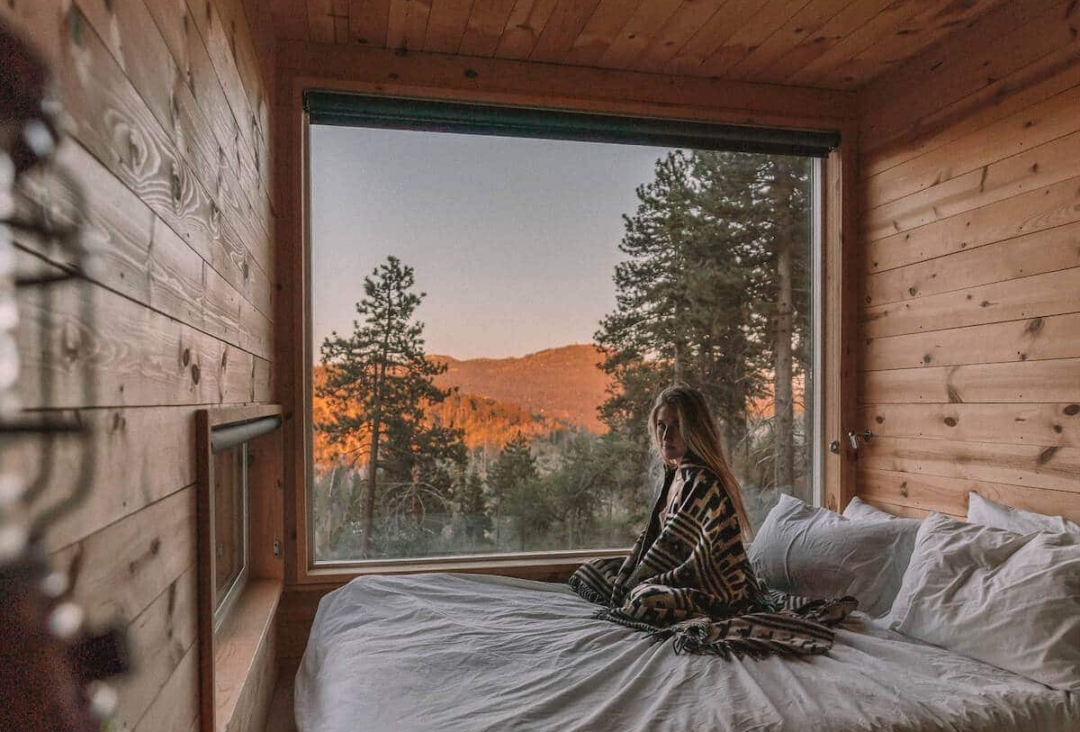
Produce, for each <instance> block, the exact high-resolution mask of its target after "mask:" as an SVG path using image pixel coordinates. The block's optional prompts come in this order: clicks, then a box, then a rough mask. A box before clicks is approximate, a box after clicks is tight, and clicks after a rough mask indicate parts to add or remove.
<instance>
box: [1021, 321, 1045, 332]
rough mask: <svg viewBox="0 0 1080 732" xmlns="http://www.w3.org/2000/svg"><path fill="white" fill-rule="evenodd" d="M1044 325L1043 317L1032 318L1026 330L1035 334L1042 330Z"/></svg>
mask: <svg viewBox="0 0 1080 732" xmlns="http://www.w3.org/2000/svg"><path fill="white" fill-rule="evenodd" d="M1042 327H1043V319H1042V318H1032V319H1031V320H1030V321H1029V322H1028V324H1027V328H1025V329H1024V330H1026V331H1027V332H1028V333H1031V334H1032V335H1035V334H1036V333H1038V332H1039V331H1040V330H1042Z"/></svg>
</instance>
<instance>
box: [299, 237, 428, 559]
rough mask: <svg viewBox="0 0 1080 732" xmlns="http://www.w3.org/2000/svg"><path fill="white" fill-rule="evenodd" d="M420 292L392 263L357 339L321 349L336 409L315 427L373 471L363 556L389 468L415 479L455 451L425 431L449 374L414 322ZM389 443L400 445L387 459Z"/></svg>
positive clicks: (393, 260) (377, 284)
mask: <svg viewBox="0 0 1080 732" xmlns="http://www.w3.org/2000/svg"><path fill="white" fill-rule="evenodd" d="M414 285H415V277H414V273H413V268H412V267H409V266H406V265H403V264H402V263H401V261H400V260H399V259H398V258H397V257H392V256H391V257H388V258H387V262H386V264H382V265H380V266H379V267H377V268H376V269H375V270H373V271H372V274H371V276H370V277H365V278H364V298H363V299H362V300H361V301H360V302H358V303H357V304H356V312H357V314H358V315H359V316H360V319H359V320H355V321H353V333H352V335H351V336H348V337H342V336H339V335H338V334H337V332H333V333H331V334H330V336H329V337H327V338H326V339H325V340H324V341H323V344H322V347H321V363H322V365H323V366H325V381H324V382H323V383H322V385H321V386H319V387H318V389H317V392H316V393H317V395H318V396H319V397H322V398H324V399H326V400H327V405H328V406H329V407H330V409H329V410H328V412H329V416H328V417H327V418H326V419H325V420H324V421H321V422H317V423H316V424H315V428H316V429H317V430H319V431H321V432H323V433H324V434H325V435H326V436H327V438H328V440H329V441H330V442H331V443H333V444H336V445H341V446H344V445H348V446H350V449H351V453H350V455H349V458H350V459H351V460H352V464H353V465H357V466H359V465H364V464H366V466H367V479H366V482H365V485H364V489H363V495H362V497H361V499H360V506H359V513H360V518H361V531H362V539H361V548H360V553H361V556H362V557H369V556H371V552H372V538H373V533H374V518H375V506H376V500H377V493H378V485H377V476H378V471H379V469H380V468H382V467H384V463H387V464H388V465H390V466H391V467H392V469H393V472H394V473H395V476H396V477H398V478H400V477H401V476H402V474H403V473H404V472H405V471H406V470H408V472H409V475H410V479H411V478H412V476H413V469H414V468H416V467H418V466H420V465H421V463H423V460H425V459H432V458H437V457H440V456H442V454H443V453H445V452H446V451H447V449H448V448H447V443H448V442H449V440H448V437H449V436H448V435H432V434H429V433H425V431H424V428H423V421H424V420H423V416H424V411H423V410H424V405H425V404H426V403H437V402H440V401H442V399H444V398H445V396H446V392H444V391H442V390H440V389H439V388H437V387H436V386H435V384H434V382H433V380H432V379H433V377H434V376H436V375H438V374H439V373H442V371H444V370H445V368H446V367H445V366H440V365H439V364H436V363H434V362H432V361H430V360H429V359H428V358H427V357H426V354H425V352H424V339H423V337H422V336H423V331H424V324H423V323H421V322H416V321H413V315H414V313H415V311H416V309H417V307H418V306H419V305H420V303H421V301H422V300H423V298H424V297H425V294H424V293H419V294H418V293H415V292H413V291H412V288H413V286H414ZM388 436H389V437H391V442H392V445H393V446H392V447H389V448H388V450H387V455H386V456H383V455H382V454H381V452H380V451H381V449H382V448H383V446H384V444H385V443H386V441H387V438H388ZM356 445H359V447H356ZM387 458H388V459H387ZM350 513H355V509H354V508H351V509H350Z"/></svg>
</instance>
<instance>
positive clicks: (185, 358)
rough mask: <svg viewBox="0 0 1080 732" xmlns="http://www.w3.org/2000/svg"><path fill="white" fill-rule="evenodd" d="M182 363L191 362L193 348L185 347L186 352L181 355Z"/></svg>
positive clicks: (185, 364)
mask: <svg viewBox="0 0 1080 732" xmlns="http://www.w3.org/2000/svg"><path fill="white" fill-rule="evenodd" d="M180 363H182V364H183V365H184V366H187V365H188V364H190V363H191V349H190V348H185V349H184V352H183V353H182V354H181V355H180Z"/></svg>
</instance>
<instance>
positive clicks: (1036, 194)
mask: <svg viewBox="0 0 1080 732" xmlns="http://www.w3.org/2000/svg"><path fill="white" fill-rule="evenodd" d="M1077 221H1080V178H1077V177H1072V178H1069V179H1067V180H1064V181H1062V182H1060V183H1055V184H1053V185H1049V186H1045V187H1043V188H1037V189H1035V190H1033V191H1030V192H1028V193H1024V194H1021V195H1019V196H1013V197H1012V198H1007V199H1005V200H1003V201H999V202H997V203H993V204H990V205H989V206H984V207H982V208H978V209H975V210H974V211H969V212H967V213H965V214H963V215H961V216H954V217H952V218H948V219H943V220H941V221H936V222H934V223H932V224H928V225H926V226H922V227H919V228H916V229H911V230H909V231H905V232H903V233H900V234H894V235H892V236H887V237H885V238H883V239H878V240H876V241H872V242H869V243H867V244H866V246H865V248H866V267H867V271H868V272H881V271H884V270H889V269H893V268H894V267H902V266H904V265H906V264H911V263H914V262H921V261H924V260H928V259H933V258H935V257H941V256H944V255H947V254H952V253H955V252H962V251H966V250H969V249H975V248H977V247H981V246H986V245H988V244H993V243H995V242H1000V241H1004V240H1006V239H1012V238H1015V237H1018V236H1021V235H1023V234H1028V233H1033V232H1037V231H1044V230H1047V229H1051V228H1053V227H1055V226H1063V225H1066V224H1070V223H1073V222H1077Z"/></svg>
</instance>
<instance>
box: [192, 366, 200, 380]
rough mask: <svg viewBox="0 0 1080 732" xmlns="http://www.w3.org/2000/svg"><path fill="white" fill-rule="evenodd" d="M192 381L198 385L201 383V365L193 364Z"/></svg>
mask: <svg viewBox="0 0 1080 732" xmlns="http://www.w3.org/2000/svg"><path fill="white" fill-rule="evenodd" d="M191 380H192V381H194V382H195V383H196V384H198V383H199V364H197V363H193V364H191Z"/></svg>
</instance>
